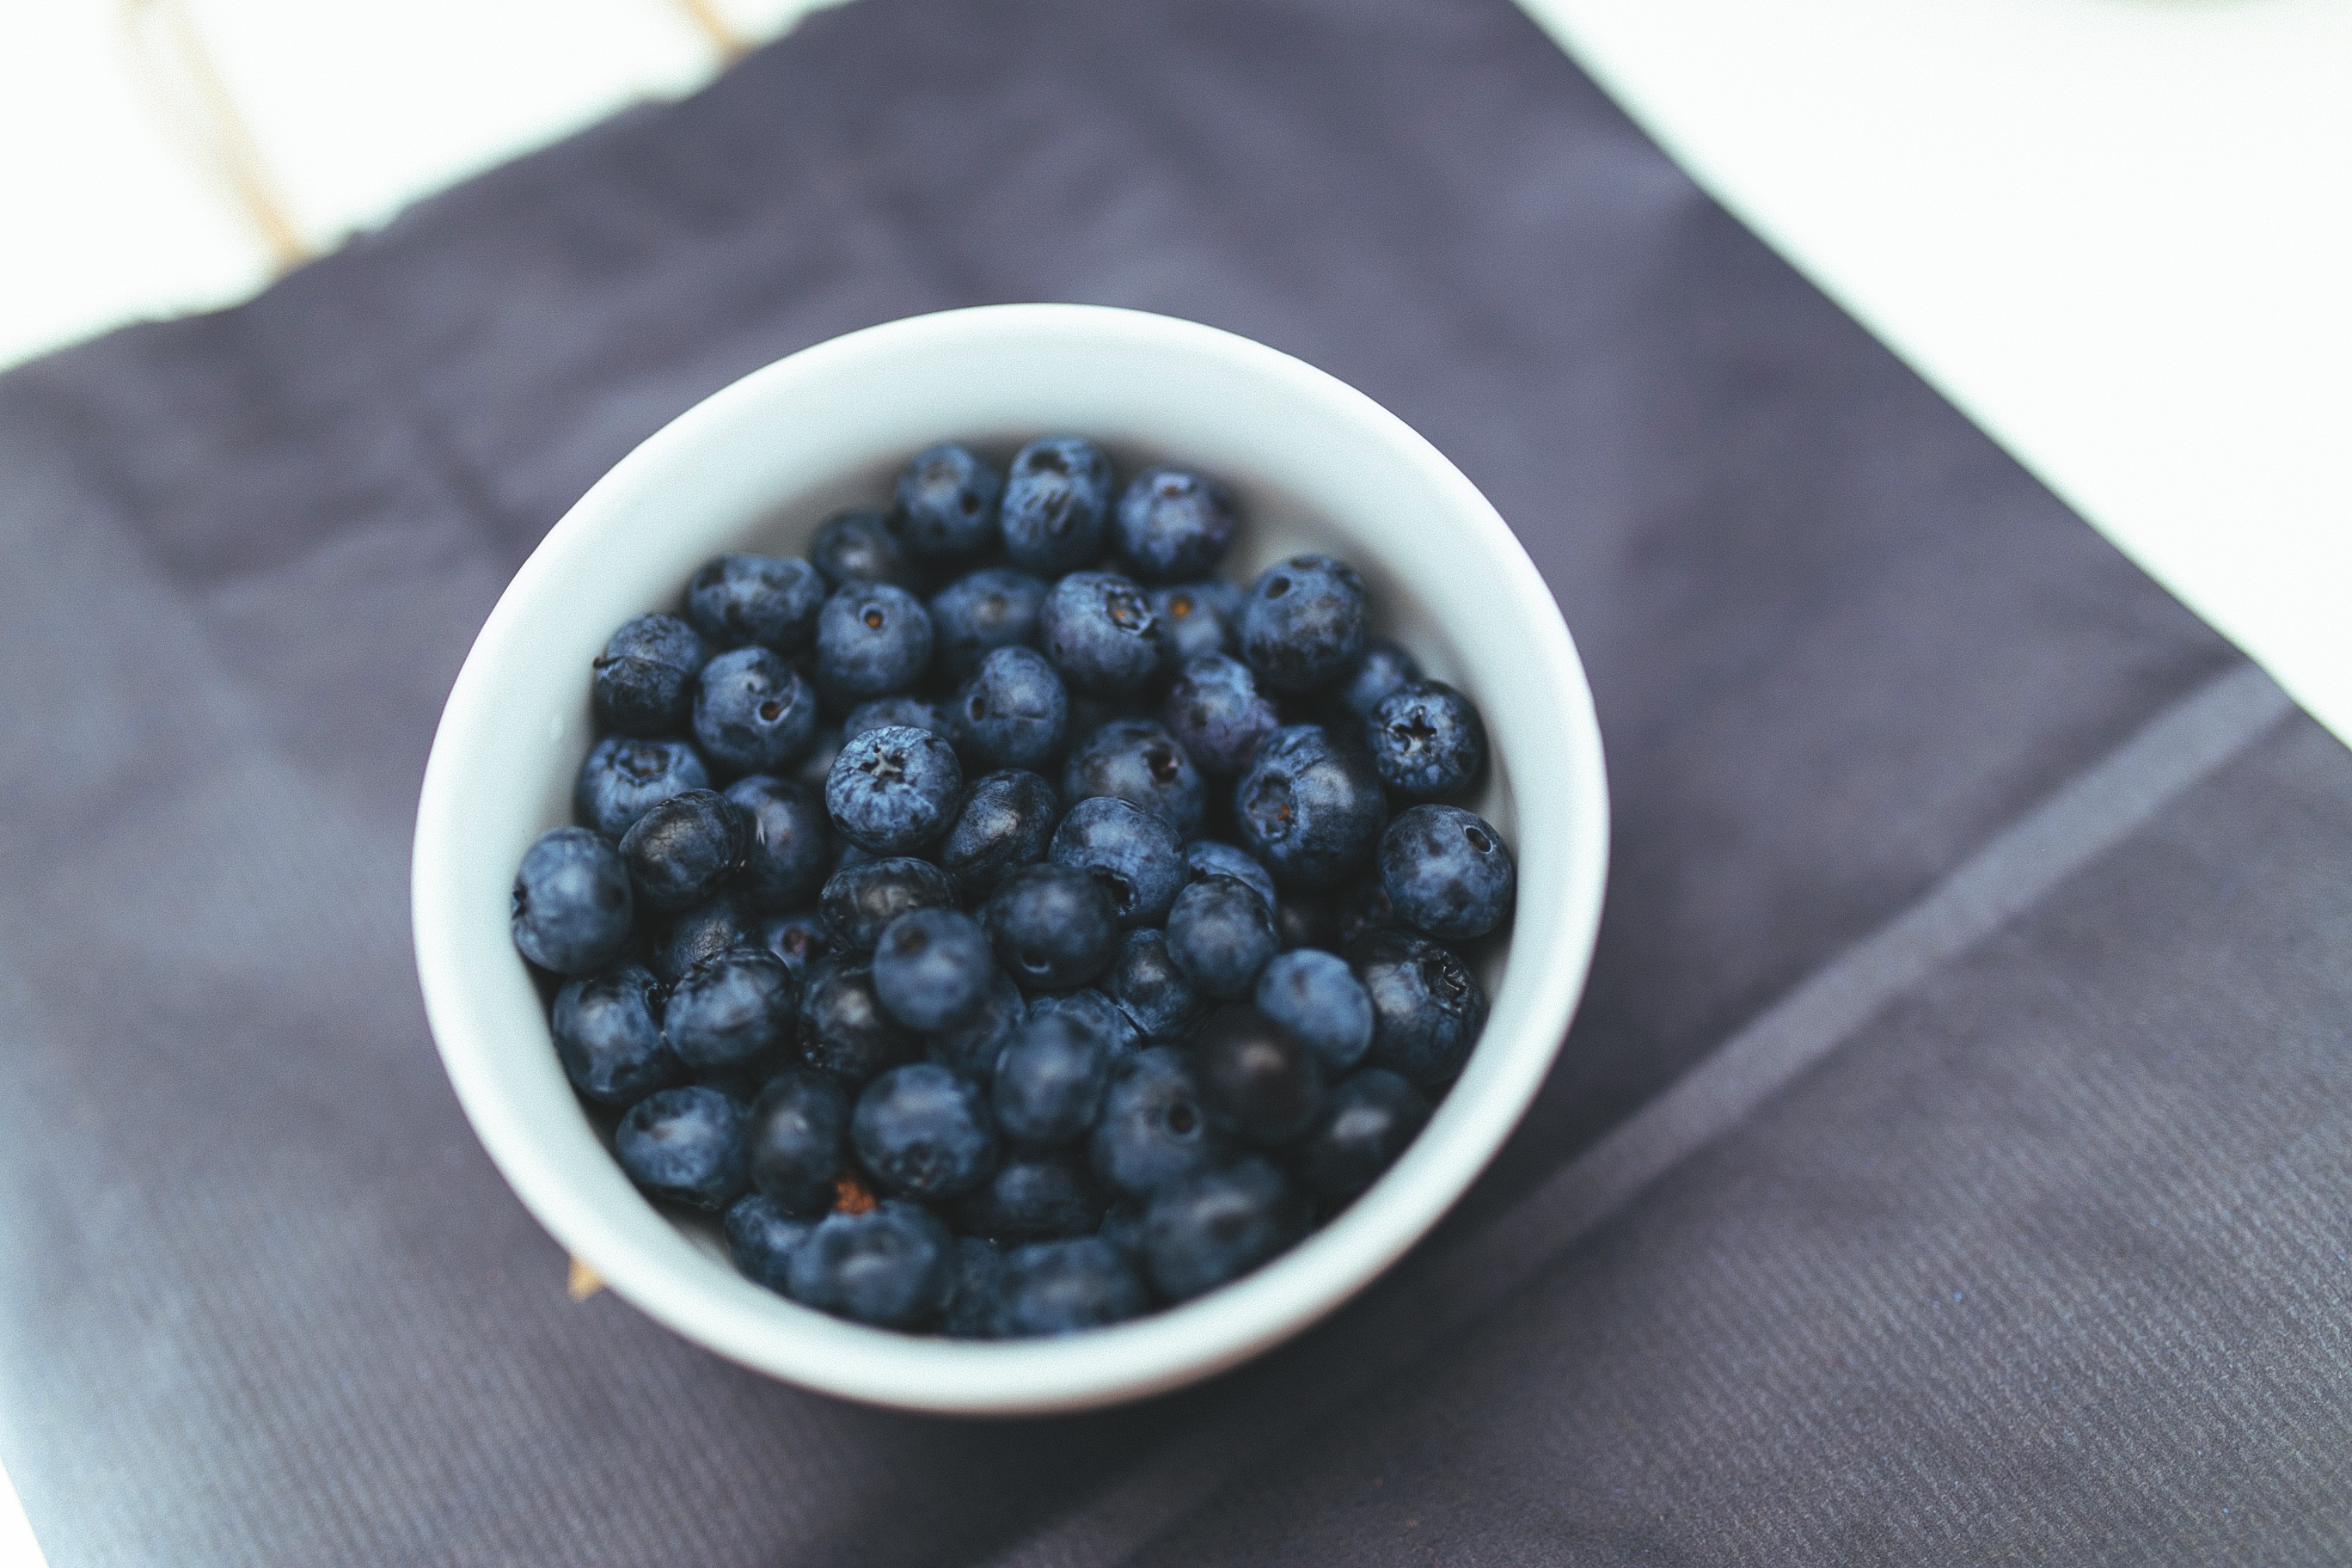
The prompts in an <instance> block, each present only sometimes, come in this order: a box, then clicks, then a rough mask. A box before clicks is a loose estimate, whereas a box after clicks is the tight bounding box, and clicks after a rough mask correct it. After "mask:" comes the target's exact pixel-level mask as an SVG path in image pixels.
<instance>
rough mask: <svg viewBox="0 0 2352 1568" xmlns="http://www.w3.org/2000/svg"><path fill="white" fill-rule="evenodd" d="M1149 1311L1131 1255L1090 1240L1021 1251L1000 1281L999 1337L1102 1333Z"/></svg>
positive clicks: (1010, 1259)
mask: <svg viewBox="0 0 2352 1568" xmlns="http://www.w3.org/2000/svg"><path fill="white" fill-rule="evenodd" d="M1150 1309H1151V1298H1150V1294H1149V1293H1147V1292H1146V1291H1145V1289H1144V1288H1143V1281H1142V1280H1141V1279H1139V1278H1138V1277H1137V1275H1136V1272H1135V1267H1134V1265H1133V1263H1132V1262H1131V1261H1130V1260H1129V1258H1128V1257H1127V1255H1126V1254H1125V1253H1123V1252H1121V1251H1120V1250H1119V1249H1118V1247H1113V1246H1112V1245H1111V1244H1110V1243H1108V1242H1107V1241H1104V1240H1101V1239H1100V1238H1098V1237H1091V1236H1087V1237H1077V1238H1076V1239H1075V1240H1070V1241H1037V1242H1032V1243H1030V1244H1029V1245H1028V1246H1026V1247H1014V1248H1013V1250H1012V1251H1011V1252H1010V1253H1008V1254H1007V1255H1006V1256H1005V1259H1004V1272H1003V1276H1002V1277H1001V1278H1000V1279H998V1281H997V1331H998V1332H999V1333H1001V1334H1003V1335H1004V1336H1005V1337H1006V1338H1008V1339H1027V1338H1031V1337H1034V1336H1038V1335H1045V1334H1072V1333H1076V1332H1077V1331H1079V1330H1081V1329H1099V1328H1103V1327H1105V1326H1107V1325H1108V1324H1111V1323H1118V1322H1124V1321H1127V1320H1128V1319H1129V1318H1134V1317H1139V1316H1141V1315H1142V1314H1143V1313H1145V1312H1147V1311H1149V1310H1150Z"/></svg>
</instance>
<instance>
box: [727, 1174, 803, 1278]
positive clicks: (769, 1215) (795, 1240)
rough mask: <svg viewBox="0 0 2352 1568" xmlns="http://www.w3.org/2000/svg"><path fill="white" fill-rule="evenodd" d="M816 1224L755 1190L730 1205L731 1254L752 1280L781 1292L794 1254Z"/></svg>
mask: <svg viewBox="0 0 2352 1568" xmlns="http://www.w3.org/2000/svg"><path fill="white" fill-rule="evenodd" d="M815 1228H816V1226H815V1225H814V1224H813V1223H811V1222H810V1221H808V1220H805V1219H794V1218H793V1216H792V1215H788V1214H786V1213H784V1212H783V1211H782V1209H779V1208H778V1207H777V1206H776V1205H774V1204H772V1203H770V1202H769V1201H768V1200H767V1199H766V1198H765V1197H762V1196H761V1194H758V1193H753V1194H750V1195H749V1196H746V1197H740V1198H737V1199H736V1200H735V1201H734V1202H733V1203H731V1204H730V1205H728V1206H727V1220H726V1230H727V1256H728V1257H730V1258H733V1259H734V1260H735V1267H736V1268H738V1269H740V1270H741V1271H742V1275H743V1278H745V1279H749V1280H750V1281H751V1283H752V1284H754V1285H765V1286H766V1287H767V1288H768V1289H771V1290H775V1291H779V1292H781V1291H782V1289H784V1286H785V1284H786V1282H787V1281H788V1280H789V1279H791V1276H792V1265H793V1253H794V1252H795V1251H797V1250H798V1249H799V1247H800V1245H801V1243H802V1242H803V1241H806V1240H807V1239H808V1237H809V1232H811V1231H813V1230H814V1229H815Z"/></svg>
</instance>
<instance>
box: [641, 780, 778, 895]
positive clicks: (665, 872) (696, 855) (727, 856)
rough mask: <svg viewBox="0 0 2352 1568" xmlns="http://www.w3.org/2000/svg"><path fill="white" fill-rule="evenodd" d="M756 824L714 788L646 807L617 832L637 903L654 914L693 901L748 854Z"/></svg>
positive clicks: (708, 892) (716, 886)
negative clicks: (644, 810)
mask: <svg viewBox="0 0 2352 1568" xmlns="http://www.w3.org/2000/svg"><path fill="white" fill-rule="evenodd" d="M758 832H759V826H758V824H756V823H755V822H753V821H752V819H751V813H750V812H748V811H746V810H744V809H743V808H742V807H741V806H740V805H736V804H735V803H734V802H733V801H731V800H729V799H728V798H727V797H726V796H725V795H720V794H719V792H718V791H716V790H708V789H690V790H688V791H687V792H686V793H685V794H684V795H672V796H670V797H669V798H668V799H667V800H665V801H661V802H658V803H656V805H652V806H650V807H648V808H647V809H646V814H645V815H644V816H640V817H638V818H637V820H636V821H635V823H634V824H632V825H631V826H630V828H629V830H628V832H626V833H625V834H623V835H622V836H621V851H620V853H621V859H622V860H623V862H624V863H625V864H626V865H627V867H628V868H629V882H630V885H631V886H632V887H633V888H635V890H636V897H637V902H638V903H639V904H641V905H642V906H644V907H645V908H646V909H648V910H653V911H654V912H655V913H656V914H667V913H669V912H671V911H673V910H683V909H685V908H687V907H688V906H689V905H692V904H698V903H700V902H702V901H703V900H705V899H708V898H709V897H710V895H711V894H713V893H715V892H717V891H718V890H719V888H720V887H721V886H722V885H723V884H725V883H726V882H727V881H729V880H730V879H732V878H733V877H734V875H735V874H736V873H737V872H739V871H740V870H741V869H742V868H743V867H744V866H745V864H747V863H748V862H749V861H750V860H751V844H752V840H753V838H754V837H756V836H757V834H758Z"/></svg>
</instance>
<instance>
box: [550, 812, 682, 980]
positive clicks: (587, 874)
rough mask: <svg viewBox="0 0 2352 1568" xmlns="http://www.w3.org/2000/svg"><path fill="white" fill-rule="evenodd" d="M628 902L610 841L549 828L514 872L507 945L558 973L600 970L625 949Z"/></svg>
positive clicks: (625, 875) (622, 867)
mask: <svg viewBox="0 0 2352 1568" xmlns="http://www.w3.org/2000/svg"><path fill="white" fill-rule="evenodd" d="M711 798H712V799H713V800H716V799H717V798H718V796H716V795H713V796H711ZM635 901H636V900H635V899H634V898H633V897H632V895H631V892H630V887H629V872H628V868H627V866H626V864H625V862H624V860H623V858H622V856H621V853H620V851H618V850H616V849H614V847H613V846H612V843H611V841H610V840H608V839H605V838H603V837H598V836H597V835H596V834H595V833H593V832H591V831H590V830H589V829H587V828H585V827H554V828H550V829H549V830H548V831H547V832H545V833H542V834H541V835H540V836H539V837H537V838H535V839H533V840H532V841H531V846H530V848H529V849H527V850H525V851H524V852H523V857H522V866H521V868H520V869H518V870H517V871H516V872H515V882H514V904H513V919H512V924H513V928H514V944H515V946H516V947H517V948H519V949H520V950H521V952H522V955H523V956H524V957H525V958H528V959H529V960H530V961H531V962H532V963H536V964H538V965H539V966H540V967H541V969H550V970H553V971H554V972H555V973H558V974H586V973H589V972H590V971H591V970H596V969H602V968H604V965H606V964H608V963H612V962H613V960H614V959H615V958H617V957H619V956H620V954H621V950H622V949H623V948H625V947H626V946H627V945H628V942H629V930H630V924H631V920H632V917H633V915H634V913H635Z"/></svg>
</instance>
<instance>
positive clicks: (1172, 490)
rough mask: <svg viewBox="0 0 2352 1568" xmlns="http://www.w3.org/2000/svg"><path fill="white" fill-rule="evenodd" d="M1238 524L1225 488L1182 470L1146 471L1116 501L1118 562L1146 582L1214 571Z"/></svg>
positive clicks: (1177, 580)
mask: <svg viewBox="0 0 2352 1568" xmlns="http://www.w3.org/2000/svg"><path fill="white" fill-rule="evenodd" d="M1238 524H1239V519H1237V518H1236V517H1235V516H1234V501H1233V497H1231V496H1230V495H1227V494H1226V493H1225V489H1224V487H1223V486H1222V485H1220V484H1218V483H1217V482H1216V481H1214V480H1213V479H1203V478H1202V476H1200V475H1199V474H1192V473H1186V472H1185V471H1184V470H1183V469H1181V468H1146V469H1145V470H1144V471H1143V472H1141V473H1139V474H1138V475H1136V476H1135V478H1134V479H1131V480H1130V481H1129V483H1128V487H1127V489H1126V490H1125V491H1124V492H1123V493H1122V494H1121V495H1120V496H1119V498H1118V527H1117V535H1118V554H1119V559H1121V560H1122V561H1125V562H1126V563H1128V565H1129V567H1131V568H1132V569H1133V570H1134V573H1135V574H1136V575H1137V576H1138V577H1140V578H1142V579H1143V580H1144V581H1145V582H1147V583H1181V582H1184V581H1187V580H1189V579H1191V578H1194V577H1200V576H1205V575H1206V574H1209V573H1211V572H1213V571H1214V570H1216V566H1217V563H1219V562H1220V561H1223V559H1224V558H1225V551H1226V549H1227V547H1228V546H1230V545H1231V544H1232V543H1233V542H1234V529H1235V527H1237V526H1238Z"/></svg>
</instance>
